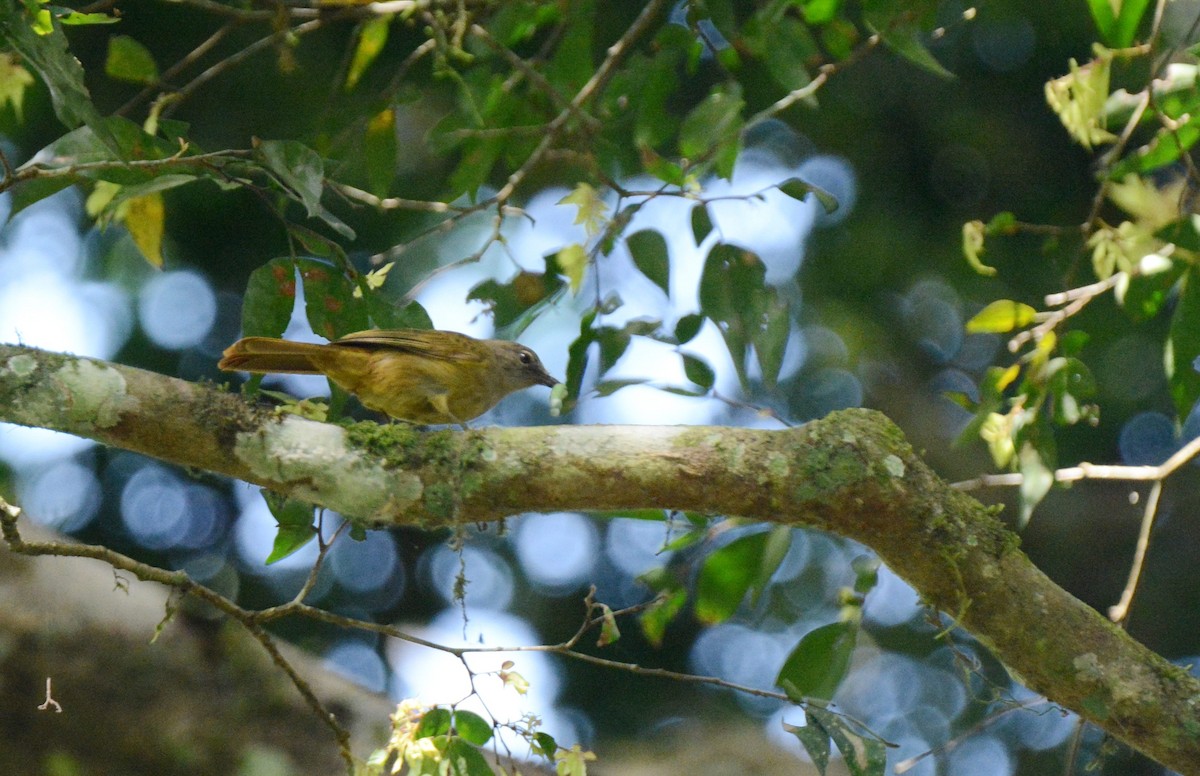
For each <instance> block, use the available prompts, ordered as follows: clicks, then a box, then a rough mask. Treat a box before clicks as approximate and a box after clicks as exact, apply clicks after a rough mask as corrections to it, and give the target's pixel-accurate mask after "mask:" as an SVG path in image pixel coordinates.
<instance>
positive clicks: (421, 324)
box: [367, 294, 433, 329]
mask: <svg viewBox="0 0 1200 776" xmlns="http://www.w3.org/2000/svg"><path fill="white" fill-rule="evenodd" d="M367 309H368V311H369V312H370V314H371V323H372V324H373V325H374V326H375V327H376V328H380V329H432V328H433V321H432V320H431V319H430V317H429V313H428V312H426V310H425V308H424V307H422V306H421V303H420V302H409V303H408V304H406V305H404V306H403V307H401V308H399V309H397V308H396V306H395V305H394V304H393V303H392V302H391V301H390V300H388V299H385V298H384V297H382V296H380V295H378V294H372V295H370V296H369V297H367Z"/></svg>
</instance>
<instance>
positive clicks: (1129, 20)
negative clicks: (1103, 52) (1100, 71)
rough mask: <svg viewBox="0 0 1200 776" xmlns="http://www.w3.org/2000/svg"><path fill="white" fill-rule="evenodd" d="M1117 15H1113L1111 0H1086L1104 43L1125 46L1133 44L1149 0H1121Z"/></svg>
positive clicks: (1114, 46)
mask: <svg viewBox="0 0 1200 776" xmlns="http://www.w3.org/2000/svg"><path fill="white" fill-rule="evenodd" d="M1117 5H1119V6H1120V11H1119V13H1118V15H1116V16H1114V15H1113V2H1112V0H1088V9H1089V10H1090V11H1091V12H1092V20H1093V21H1094V22H1095V23H1096V29H1097V31H1099V33H1100V39H1101V40H1102V41H1103V42H1104V44H1105V45H1107V46H1111V47H1113V48H1126V47H1127V46H1130V45H1132V44H1133V40H1134V37H1135V36H1136V35H1137V30H1138V26H1139V25H1140V24H1141V21H1142V17H1143V16H1144V15H1145V13H1146V8H1147V7H1149V5H1150V0H1122V2H1120V3H1117Z"/></svg>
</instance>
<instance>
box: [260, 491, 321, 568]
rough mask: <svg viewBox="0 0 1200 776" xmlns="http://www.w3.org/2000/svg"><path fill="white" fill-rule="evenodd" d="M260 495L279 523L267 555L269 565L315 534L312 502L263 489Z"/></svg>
mask: <svg viewBox="0 0 1200 776" xmlns="http://www.w3.org/2000/svg"><path fill="white" fill-rule="evenodd" d="M262 495H263V500H264V501H266V503H267V508H268V509H270V510H271V515H272V516H273V517H274V518H275V520H276V521H277V522H278V523H279V532H278V533H276V534H275V543H274V545H273V546H272V547H271V554H270V555H268V556H267V562H266V565H268V566H269V565H271V564H272V563H275V562H276V561H279V560H283V559H284V558H286V557H287V556H289V555H291V554H292V553H294V552H296V551H297V550H299V549H300V548H301V547H303V546H304V545H306V544H308V543H309V542H310V541H312V540H313V538H314V537H315V536H316V535H317V530H316V528H314V527H313V505H312V504H309V503H308V502H305V501H298V500H296V499H290V498H285V497H283V496H280V495H279V494H277V493H274V492H272V491H269V490H263V491H262Z"/></svg>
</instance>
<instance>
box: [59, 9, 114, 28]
mask: <svg viewBox="0 0 1200 776" xmlns="http://www.w3.org/2000/svg"><path fill="white" fill-rule="evenodd" d="M119 21H121V19H120V17H117V16H109V15H108V14H103V13H80V12H79V11H71V12H70V13H68V14H64V15H62V16H59V17H58V22H59V24H63V25H66V26H87V25H93V24H116V23H117V22H119Z"/></svg>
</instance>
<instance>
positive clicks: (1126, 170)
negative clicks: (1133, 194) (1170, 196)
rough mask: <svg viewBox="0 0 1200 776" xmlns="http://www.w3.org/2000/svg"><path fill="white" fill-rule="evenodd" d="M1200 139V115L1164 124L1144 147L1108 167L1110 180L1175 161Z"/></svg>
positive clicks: (1136, 149) (1135, 149)
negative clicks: (1170, 126) (1183, 120)
mask: <svg viewBox="0 0 1200 776" xmlns="http://www.w3.org/2000/svg"><path fill="white" fill-rule="evenodd" d="M1197 140H1200V118H1196V117H1193V118H1191V119H1189V120H1188V121H1185V122H1183V124H1182V125H1181V126H1178V127H1175V128H1172V129H1169V128H1166V127H1163V128H1162V129H1160V130H1158V132H1157V133H1155V135H1154V138H1153V139H1152V140H1151V141H1150V142H1149V143H1147V144H1146V145H1144V146H1141V147H1139V148H1134V149H1133V150H1131V151H1130V152H1129V153H1127V154H1126V155H1125V156H1123V157H1122V158H1121V160H1120V161H1118V162H1117V163H1116V164H1114V165H1112V167H1110V168H1109V170H1108V177H1109V179H1110V180H1115V181H1119V180H1122V179H1124V178H1125V176H1127V175H1144V174H1146V173H1150V172H1154V171H1155V170H1158V169H1160V168H1163V167H1166V166H1167V165H1169V164H1174V163H1175V162H1176V161H1177V160H1178V159H1179V158H1180V157H1181V156H1183V154H1184V153H1185V152H1187V151H1188V150H1189V149H1190V148H1191V147H1192V146H1194V145H1195V144H1196V141H1197Z"/></svg>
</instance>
